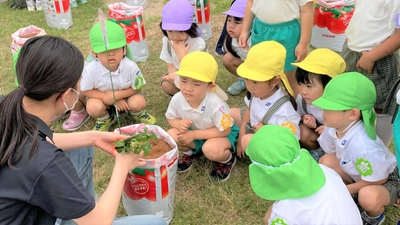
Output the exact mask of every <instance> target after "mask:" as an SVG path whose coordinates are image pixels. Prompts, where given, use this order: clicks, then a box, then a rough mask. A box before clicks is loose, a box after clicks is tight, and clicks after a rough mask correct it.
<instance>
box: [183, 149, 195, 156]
mask: <svg viewBox="0 0 400 225" xmlns="http://www.w3.org/2000/svg"><path fill="white" fill-rule="evenodd" d="M183 154H185V155H192V154H193V152H192V150H189V151H186V152H183Z"/></svg>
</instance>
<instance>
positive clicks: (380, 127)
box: [375, 114, 393, 146]
mask: <svg viewBox="0 0 400 225" xmlns="http://www.w3.org/2000/svg"><path fill="white" fill-rule="evenodd" d="M391 121H392V117H391V116H390V115H389V114H376V127H375V131H376V135H377V136H378V137H379V138H380V139H381V140H382V141H383V143H384V144H385V145H386V146H388V145H389V143H390V141H391V140H392V137H393V126H392V124H391Z"/></svg>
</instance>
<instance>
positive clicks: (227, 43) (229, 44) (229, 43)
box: [224, 16, 243, 58]
mask: <svg viewBox="0 0 400 225" xmlns="http://www.w3.org/2000/svg"><path fill="white" fill-rule="evenodd" d="M228 17H232V18H233V19H234V20H235V22H236V21H242V20H243V18H239V17H234V16H227V17H226V20H228ZM224 32H226V30H225V31H224ZM224 44H225V45H224V47H225V48H226V51H227V52H229V53H231V54H232V55H233V56H235V57H236V58H240V57H239V56H238V55H237V53H236V52H235V51H234V50H233V48H232V37H231V36H230V35H229V34H227V35H226V36H225V43H224Z"/></svg>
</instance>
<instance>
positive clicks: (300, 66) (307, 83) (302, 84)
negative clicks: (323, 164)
mask: <svg viewBox="0 0 400 225" xmlns="http://www.w3.org/2000/svg"><path fill="white" fill-rule="evenodd" d="M292 65H293V66H296V67H297V70H296V79H297V84H298V90H299V94H298V95H297V97H296V103H297V112H298V113H299V114H300V116H301V123H300V145H301V146H302V147H304V148H306V149H308V150H309V151H310V154H311V156H312V157H313V158H314V159H315V160H316V161H317V162H318V160H319V158H321V156H322V155H323V154H324V151H323V150H322V149H321V148H319V144H318V140H317V139H318V137H319V135H320V134H321V133H322V132H323V131H324V125H323V124H324V121H323V119H322V109H320V108H318V107H316V106H314V105H312V104H311V103H312V102H313V101H314V100H316V99H317V98H319V97H321V96H322V93H323V92H324V88H325V86H326V85H327V84H328V82H329V81H330V80H331V79H332V78H334V77H336V76H337V75H339V74H342V73H343V72H344V70H345V69H346V63H345V62H344V60H343V59H342V57H340V55H339V54H337V53H335V52H334V51H332V50H329V49H327V48H320V49H316V50H314V51H312V52H311V53H310V54H309V55H308V56H307V57H306V58H305V59H304V60H303V61H301V62H299V63H292Z"/></svg>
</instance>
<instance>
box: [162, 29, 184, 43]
mask: <svg viewBox="0 0 400 225" xmlns="http://www.w3.org/2000/svg"><path fill="white" fill-rule="evenodd" d="M167 35H168V39H170V40H172V41H186V39H188V37H189V35H188V34H187V33H186V32H184V31H176V30H167Z"/></svg>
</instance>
